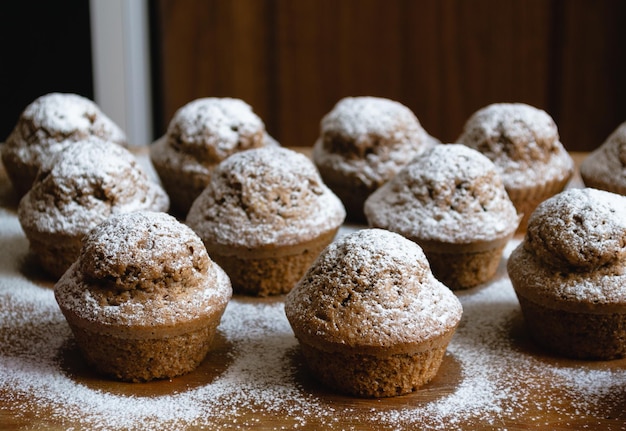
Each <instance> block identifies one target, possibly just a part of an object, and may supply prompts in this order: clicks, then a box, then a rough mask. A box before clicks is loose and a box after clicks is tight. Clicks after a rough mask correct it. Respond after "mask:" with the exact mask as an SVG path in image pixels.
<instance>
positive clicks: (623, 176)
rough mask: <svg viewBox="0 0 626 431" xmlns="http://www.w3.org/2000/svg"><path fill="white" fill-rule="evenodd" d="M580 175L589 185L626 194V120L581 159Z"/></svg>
mask: <svg viewBox="0 0 626 431" xmlns="http://www.w3.org/2000/svg"><path fill="white" fill-rule="evenodd" d="M580 175H581V176H582V179H583V181H584V182H585V184H586V185H587V186H589V187H595V188H599V189H602V190H607V191H610V192H613V193H619V194H621V195H626V122H624V123H622V124H620V125H619V127H618V128H617V129H615V131H613V133H611V135H609V137H608V138H607V139H606V140H605V141H604V142H603V143H602V145H600V146H599V147H598V148H596V149H595V150H594V151H593V152H591V154H589V156H587V158H585V160H583V162H582V163H581V165H580Z"/></svg>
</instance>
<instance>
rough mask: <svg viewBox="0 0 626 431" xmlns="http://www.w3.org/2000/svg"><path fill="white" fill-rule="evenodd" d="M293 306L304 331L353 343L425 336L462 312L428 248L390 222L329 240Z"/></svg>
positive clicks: (293, 296) (294, 294)
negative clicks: (438, 277) (391, 229)
mask: <svg viewBox="0 0 626 431" xmlns="http://www.w3.org/2000/svg"><path fill="white" fill-rule="evenodd" d="M285 308H286V312H287V316H288V318H289V320H290V321H291V322H292V323H294V322H295V324H294V327H295V328H299V330H300V331H308V333H309V334H311V335H312V336H313V334H314V337H315V339H318V340H324V341H327V342H332V343H341V344H345V345H348V346H351V347H353V346H374V347H376V346H380V345H384V346H391V347H395V346H396V345H398V344H400V343H409V344H412V345H413V344H414V343H420V342H425V341H426V340H429V339H433V338H436V337H439V336H442V335H443V334H445V333H446V332H448V331H449V330H450V329H451V328H454V327H455V326H456V325H457V323H458V322H459V320H460V318H461V313H462V310H461V305H460V304H459V302H458V300H457V298H456V297H455V296H454V294H453V293H452V292H451V291H450V290H449V289H448V288H447V287H445V286H444V285H443V284H441V283H440V282H439V281H438V280H436V279H435V278H434V277H433V276H432V273H431V271H430V267H429V265H428V261H427V260H426V256H425V255H424V253H423V252H422V250H421V248H420V247H419V246H418V245H417V244H415V243H414V242H412V241H410V240H408V239H406V238H404V237H402V236H400V235H398V234H396V233H393V232H389V231H387V230H382V229H363V230H360V231H358V232H355V233H353V234H351V235H348V236H344V237H342V238H340V239H338V240H337V241H335V242H334V243H333V244H331V245H330V246H329V247H327V248H326V250H324V251H323V252H322V253H321V255H320V256H319V257H318V259H317V261H316V262H314V263H313V265H312V266H311V268H309V270H308V271H307V273H306V274H305V275H304V277H303V278H302V280H301V281H300V282H299V283H298V284H297V285H296V286H295V287H294V289H293V290H292V291H291V292H290V293H289V294H288V295H287V299H286V304H285Z"/></svg>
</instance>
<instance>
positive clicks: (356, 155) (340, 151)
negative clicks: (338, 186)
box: [313, 97, 439, 187]
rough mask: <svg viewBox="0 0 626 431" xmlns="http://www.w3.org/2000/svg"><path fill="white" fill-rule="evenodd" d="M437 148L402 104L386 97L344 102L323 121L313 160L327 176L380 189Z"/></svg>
mask: <svg viewBox="0 0 626 431" xmlns="http://www.w3.org/2000/svg"><path fill="white" fill-rule="evenodd" d="M436 143H439V141H438V140H437V139H435V138H433V137H432V136H430V135H429V134H428V133H427V132H426V131H425V130H424V129H423V127H422V125H421V124H420V122H419V120H418V119H417V117H416V116H415V114H414V113H413V112H412V111H411V110H410V109H409V108H408V107H406V106H404V105H402V104H401V103H399V102H396V101H394V100H389V99H385V98H381V97H345V98H343V99H341V100H339V102H337V104H336V105H335V106H334V107H333V109H332V110H331V111H330V112H329V113H328V114H326V115H325V116H324V118H322V121H321V123H320V137H319V139H318V140H317V141H316V142H315V145H314V147H313V160H314V161H315V164H316V165H317V166H319V167H320V170H321V171H322V174H323V175H329V176H331V177H334V176H336V175H339V176H340V177H344V180H346V181H348V183H349V182H350V181H349V180H347V179H356V180H358V182H360V183H363V184H364V185H365V186H367V187H373V186H375V187H378V186H380V185H381V184H383V183H384V182H385V181H387V180H389V179H390V178H391V177H392V176H393V175H395V174H396V173H397V172H398V171H399V170H400V168H401V167H402V166H404V165H405V164H406V163H407V162H408V161H409V160H410V159H411V158H412V157H413V156H416V155H418V154H420V153H421V152H423V151H424V150H425V149H426V148H429V147H430V146H432V145H434V144H436Z"/></svg>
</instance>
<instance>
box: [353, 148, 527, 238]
mask: <svg viewBox="0 0 626 431" xmlns="http://www.w3.org/2000/svg"><path fill="white" fill-rule="evenodd" d="M365 213H366V216H367V219H368V222H369V223H370V225H372V226H375V227H383V228H385V229H389V230H392V231H394V232H398V233H400V234H401V235H403V236H405V237H407V238H410V239H414V240H415V241H416V242H418V243H423V245H422V247H426V248H428V247H427V245H428V243H430V242H433V241H435V242H440V243H448V244H471V245H475V244H476V243H489V242H491V241H494V240H499V239H501V238H502V237H506V238H508V236H509V235H511V234H512V233H513V232H514V231H515V229H516V227H517V223H518V221H519V217H518V215H517V213H516V211H515V207H514V206H513V204H512V203H511V200H510V199H509V197H508V195H507V194H506V191H505V189H504V187H503V185H502V179H501V177H500V175H499V174H498V171H497V168H496V166H495V165H494V164H493V163H492V162H491V161H490V160H489V159H488V158H487V157H485V156H484V155H482V154H481V153H479V152H478V151H476V150H473V149H471V148H468V147H466V146H463V145H459V144H446V145H437V146H435V147H433V148H431V149H429V150H428V151H426V152H425V153H423V154H422V155H420V156H418V157H416V158H414V159H413V160H412V161H411V162H410V163H409V164H407V166H405V168H404V169H403V170H402V171H400V172H399V173H398V175H396V176H395V177H394V178H393V179H392V180H391V181H389V182H388V183H387V184H386V185H384V186H383V187H381V188H380V189H379V190H378V191H376V192H375V193H374V194H373V195H372V196H371V197H370V198H369V199H368V200H367V201H366V205H365ZM473 248H475V249H476V248H479V247H475V246H474V247H473Z"/></svg>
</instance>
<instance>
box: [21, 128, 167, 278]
mask: <svg viewBox="0 0 626 431" xmlns="http://www.w3.org/2000/svg"><path fill="white" fill-rule="evenodd" d="M168 207H169V199H168V197H167V194H166V193H165V191H164V190H163V189H162V188H161V187H160V186H159V185H158V184H156V183H154V182H152V181H150V180H149V179H148V176H147V174H146V173H145V172H144V171H143V170H142V168H141V167H140V166H139V165H138V163H137V161H136V159H135V157H134V156H133V155H132V154H131V153H130V152H129V151H128V150H126V149H125V148H123V147H121V146H119V145H117V144H114V143H112V142H108V141H102V140H99V139H96V138H93V137H92V138H90V139H87V140H84V141H80V142H76V143H75V144H73V145H70V146H68V147H66V148H65V149H63V150H61V151H59V152H58V153H57V154H56V155H55V156H54V158H53V159H52V162H51V163H50V165H49V166H48V167H47V168H42V169H41V170H40V171H39V174H38V175H37V178H36V179H35V182H34V184H33V187H32V188H31V189H30V190H29V191H28V192H27V193H26V194H25V195H24V197H23V198H22V199H21V201H20V203H19V205H18V209H17V216H18V219H19V221H20V223H21V225H22V229H23V230H24V233H25V234H26V236H27V238H28V240H29V242H30V250H31V253H32V254H33V255H34V256H35V257H36V258H37V259H38V260H39V262H40V264H41V266H42V267H43V269H44V270H45V271H46V272H48V273H49V274H50V275H51V276H53V277H54V278H55V279H58V278H59V277H60V276H61V275H62V274H63V273H64V272H65V271H66V270H67V269H68V268H69V266H70V265H71V264H72V263H73V262H74V261H75V260H76V259H77V258H78V254H79V252H80V247H81V240H82V238H83V236H84V235H85V234H87V233H88V232H89V231H90V230H91V229H92V228H93V227H95V226H96V225H97V224H99V223H101V222H103V221H104V220H106V219H107V218H108V217H110V216H112V215H115V214H119V213H125V212H131V211H139V210H153V211H167V209H168Z"/></svg>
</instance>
